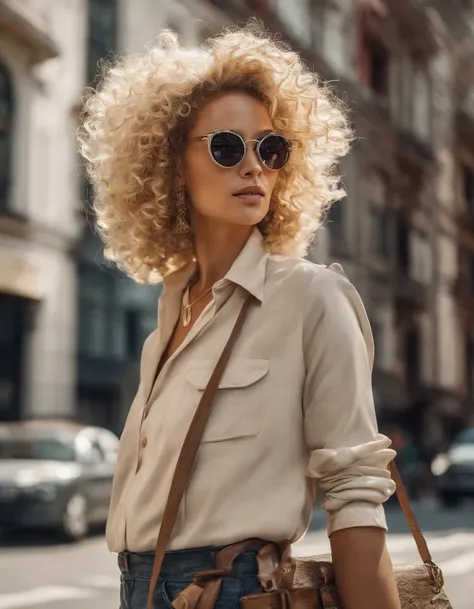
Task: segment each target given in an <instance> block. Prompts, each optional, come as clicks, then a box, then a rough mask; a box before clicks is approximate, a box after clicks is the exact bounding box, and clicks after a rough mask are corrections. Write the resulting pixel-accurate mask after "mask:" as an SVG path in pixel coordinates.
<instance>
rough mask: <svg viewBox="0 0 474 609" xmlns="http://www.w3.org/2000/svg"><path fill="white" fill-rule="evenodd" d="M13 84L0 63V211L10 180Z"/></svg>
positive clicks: (5, 201) (5, 207)
mask: <svg viewBox="0 0 474 609" xmlns="http://www.w3.org/2000/svg"><path fill="white" fill-rule="evenodd" d="M12 122H13V86H12V81H11V77H10V73H9V71H8V69H7V68H6V67H5V66H4V65H3V64H1V63H0V213H1V212H5V211H7V208H8V195H9V187H10V182H11V159H12Z"/></svg>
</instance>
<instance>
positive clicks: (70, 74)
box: [0, 0, 84, 420]
mask: <svg viewBox="0 0 474 609" xmlns="http://www.w3.org/2000/svg"><path fill="white" fill-rule="evenodd" d="M81 24H82V2H81V0H71V1H70V2H68V3H67V6H66V5H65V3H58V2H54V1H52V0H29V1H28V0H2V1H0V419H2V420H12V419H19V418H25V417H30V416H52V415H59V416H66V417H69V416H72V415H73V414H74V413H75V392H76V391H75V386H76V380H75V379H76V355H75V354H76V328H75V323H76V285H75V279H74V277H75V272H74V269H75V262H74V259H73V257H72V255H71V250H72V248H73V244H74V242H75V239H76V236H77V234H78V230H79V222H78V217H77V205H78V199H77V188H76V187H75V183H76V182H77V157H76V151H75V143H74V133H75V129H76V118H75V111H74V109H75V108H76V107H77V104H78V99H79V98H80V95H81V91H82V86H83V78H82V72H83V61H84V58H83V54H82V53H78V52H77V49H80V48H81V45H82V35H83V33H82V28H81Z"/></svg>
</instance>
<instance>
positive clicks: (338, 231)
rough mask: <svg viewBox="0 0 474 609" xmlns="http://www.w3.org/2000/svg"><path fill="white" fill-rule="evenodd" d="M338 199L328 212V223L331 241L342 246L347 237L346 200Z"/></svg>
mask: <svg viewBox="0 0 474 609" xmlns="http://www.w3.org/2000/svg"><path fill="white" fill-rule="evenodd" d="M345 200H346V199H343V200H342V201H337V202H336V203H334V204H333V205H332V206H331V207H330V208H329V211H328V213H327V217H326V223H327V227H328V228H329V233H330V235H331V241H333V242H334V243H335V244H337V245H339V246H341V245H343V244H344V239H345V230H344V221H345V219H344V216H345V214H344V209H343V205H344V201H345Z"/></svg>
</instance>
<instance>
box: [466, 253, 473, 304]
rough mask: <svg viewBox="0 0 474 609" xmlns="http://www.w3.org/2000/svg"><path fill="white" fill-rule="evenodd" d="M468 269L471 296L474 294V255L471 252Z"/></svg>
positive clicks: (468, 256) (468, 257) (468, 258)
mask: <svg viewBox="0 0 474 609" xmlns="http://www.w3.org/2000/svg"><path fill="white" fill-rule="evenodd" d="M467 262H468V265H467V269H468V276H467V281H468V285H469V291H470V293H471V294H473V293H474V253H472V252H470V253H469V254H468V255H467Z"/></svg>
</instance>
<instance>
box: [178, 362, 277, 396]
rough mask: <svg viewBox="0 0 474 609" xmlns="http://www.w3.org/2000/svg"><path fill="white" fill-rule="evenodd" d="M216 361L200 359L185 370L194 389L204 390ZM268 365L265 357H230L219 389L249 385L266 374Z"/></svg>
mask: <svg viewBox="0 0 474 609" xmlns="http://www.w3.org/2000/svg"><path fill="white" fill-rule="evenodd" d="M216 363H217V362H215V361H214V360H201V362H199V363H198V364H193V366H192V367H190V368H188V370H187V371H186V379H187V381H188V382H189V383H191V385H193V386H194V387H196V389H199V390H200V391H204V389H205V388H206V387H207V384H208V382H209V379H210V378H211V375H212V373H213V371H214V368H215V367H216ZM269 366H270V362H269V361H268V360H266V359H247V358H245V359H243V358H241V359H239V358H235V359H232V360H230V361H229V363H228V364H227V367H226V369H225V371H224V374H223V375H222V379H221V382H220V383H219V389H235V388H239V387H249V386H250V385H253V384H254V383H256V382H257V381H259V380H260V379H261V378H263V377H264V376H265V375H266V374H267V372H268V370H269Z"/></svg>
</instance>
